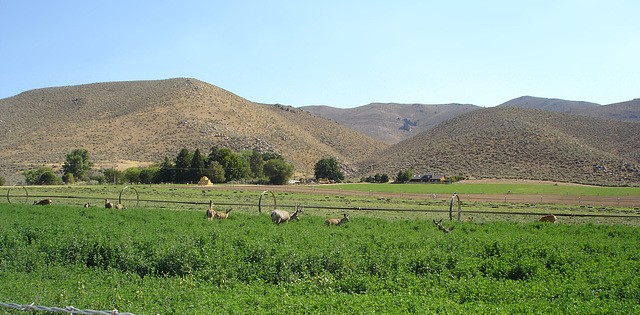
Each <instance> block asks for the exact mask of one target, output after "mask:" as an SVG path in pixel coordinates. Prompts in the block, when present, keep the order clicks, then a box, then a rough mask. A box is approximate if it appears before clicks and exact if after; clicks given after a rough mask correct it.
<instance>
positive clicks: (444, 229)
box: [433, 219, 454, 234]
mask: <svg viewBox="0 0 640 315" xmlns="http://www.w3.org/2000/svg"><path fill="white" fill-rule="evenodd" d="M433 224H435V225H436V226H437V227H438V229H439V230H440V231H442V232H443V233H445V234H446V233H449V232H451V231H453V228H454V226H452V227H449V228H445V227H443V226H442V219H440V221H438V222H436V220H433Z"/></svg>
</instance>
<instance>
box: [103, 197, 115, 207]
mask: <svg viewBox="0 0 640 315" xmlns="http://www.w3.org/2000/svg"><path fill="white" fill-rule="evenodd" d="M104 207H105V208H107V209H113V202H110V201H109V200H108V199H105V200H104Z"/></svg>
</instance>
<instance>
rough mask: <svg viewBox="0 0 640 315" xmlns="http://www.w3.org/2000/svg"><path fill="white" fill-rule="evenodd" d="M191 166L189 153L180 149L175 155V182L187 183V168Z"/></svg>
mask: <svg viewBox="0 0 640 315" xmlns="http://www.w3.org/2000/svg"><path fill="white" fill-rule="evenodd" d="M190 168H191V154H189V150H187V149H182V150H180V153H178V156H176V164H175V170H176V171H175V182H176V183H181V184H184V183H188V182H189V169H190Z"/></svg>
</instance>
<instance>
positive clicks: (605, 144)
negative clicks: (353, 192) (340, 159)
mask: <svg viewBox="0 0 640 315" xmlns="http://www.w3.org/2000/svg"><path fill="white" fill-rule="evenodd" d="M405 169H410V170H412V172H413V173H414V174H419V173H431V172H435V173H443V174H446V175H457V174H464V175H465V176H469V177H473V178H518V179H535V180H552V181H561V182H574V183H584V184H599V185H638V184H640V124H639V123H633V122H622V121H614V120H608V119H601V118H594V117H587V116H580V115H571V114H563V113H558V112H553V111H545V110H538V109H531V108H521V107H495V108H486V109H481V110H476V111H473V112H470V113H467V114H463V115H460V116H458V117H455V118H453V119H450V120H448V121H446V122H443V123H441V124H440V125H438V126H436V127H434V128H431V129H429V130H427V131H424V132H422V133H420V134H419V135H417V136H415V137H412V138H410V139H407V140H405V141H402V142H400V143H398V144H395V145H393V146H391V147H389V148H388V149H386V150H384V151H383V152H382V153H381V154H377V155H375V157H373V158H372V159H369V160H366V161H363V162H362V163H361V164H360V167H359V170H361V173H360V174H361V175H362V176H366V175H372V174H375V173H383V172H385V173H388V174H390V175H392V176H395V175H396V174H397V172H399V171H400V170H405Z"/></svg>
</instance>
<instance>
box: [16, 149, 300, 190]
mask: <svg viewBox="0 0 640 315" xmlns="http://www.w3.org/2000/svg"><path fill="white" fill-rule="evenodd" d="M93 165H94V164H93V162H92V161H91V157H90V155H89V152H88V151H87V150H84V149H76V150H74V151H72V152H71V153H69V154H67V156H66V161H65V162H64V164H63V166H62V169H63V175H62V177H58V176H57V175H56V174H55V173H54V171H53V169H52V168H51V167H41V168H39V169H37V170H28V171H24V172H23V173H22V175H24V177H25V181H26V183H27V184H40V185H55V184H60V183H62V182H65V183H74V182H75V181H76V180H81V181H88V180H95V181H97V182H99V183H105V182H112V181H113V182H114V183H118V184H120V183H125V182H127V183H143V184H150V183H193V182H198V181H199V180H200V178H202V176H207V177H208V178H209V180H211V182H213V183H224V182H229V181H240V180H252V181H257V182H267V181H268V182H269V183H272V184H278V185H282V184H286V183H287V182H288V181H289V179H290V178H291V177H292V176H293V172H294V167H293V165H291V164H288V163H286V162H285V160H284V158H283V157H282V156H281V155H280V154H277V153H260V152H258V151H254V150H244V151H241V152H240V153H239V154H234V153H233V151H231V149H228V148H219V147H213V148H211V151H210V152H209V154H208V155H203V154H202V153H201V152H200V149H196V150H195V151H194V152H189V150H187V149H182V150H181V151H180V152H179V153H178V155H177V156H176V157H175V159H174V160H171V159H169V158H168V157H166V158H165V159H164V161H163V162H162V163H159V164H153V165H151V166H149V167H146V168H140V167H132V168H128V169H126V170H125V171H124V172H121V171H118V170H115V169H107V170H104V172H103V173H102V174H100V172H96V171H94V170H92V167H93Z"/></svg>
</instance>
